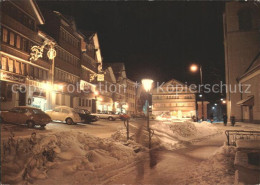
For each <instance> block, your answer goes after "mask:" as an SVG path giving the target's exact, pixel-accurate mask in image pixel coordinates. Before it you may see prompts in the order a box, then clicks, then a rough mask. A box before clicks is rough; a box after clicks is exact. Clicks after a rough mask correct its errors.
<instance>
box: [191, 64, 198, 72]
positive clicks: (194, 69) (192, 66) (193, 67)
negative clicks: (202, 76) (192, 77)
mask: <svg viewBox="0 0 260 185" xmlns="http://www.w3.org/2000/svg"><path fill="white" fill-rule="evenodd" d="M190 70H191V71H192V72H196V71H198V65H196V64H192V65H191V66H190Z"/></svg>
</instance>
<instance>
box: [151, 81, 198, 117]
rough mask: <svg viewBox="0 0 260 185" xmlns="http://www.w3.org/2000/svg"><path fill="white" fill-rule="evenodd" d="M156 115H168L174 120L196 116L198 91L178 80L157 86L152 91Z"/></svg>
mask: <svg viewBox="0 0 260 185" xmlns="http://www.w3.org/2000/svg"><path fill="white" fill-rule="evenodd" d="M151 94H152V112H153V114H154V115H156V116H157V115H162V114H167V115H169V116H171V117H172V118H192V117H193V116H196V91H195V90H194V89H193V88H191V87H190V86H188V85H187V84H184V83H182V82H180V81H178V80H175V79H171V80H169V81H168V82H166V83H162V84H156V87H155V88H154V89H153V90H152V91H151Z"/></svg>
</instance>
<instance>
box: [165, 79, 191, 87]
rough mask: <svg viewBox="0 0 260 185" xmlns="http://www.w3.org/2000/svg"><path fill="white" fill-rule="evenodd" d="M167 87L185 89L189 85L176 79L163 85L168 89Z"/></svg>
mask: <svg viewBox="0 0 260 185" xmlns="http://www.w3.org/2000/svg"><path fill="white" fill-rule="evenodd" d="M167 86H173V87H178V86H181V87H184V86H187V84H184V83H182V82H180V81H178V80H175V79H171V80H169V81H168V82H166V83H165V84H163V85H162V87H167Z"/></svg>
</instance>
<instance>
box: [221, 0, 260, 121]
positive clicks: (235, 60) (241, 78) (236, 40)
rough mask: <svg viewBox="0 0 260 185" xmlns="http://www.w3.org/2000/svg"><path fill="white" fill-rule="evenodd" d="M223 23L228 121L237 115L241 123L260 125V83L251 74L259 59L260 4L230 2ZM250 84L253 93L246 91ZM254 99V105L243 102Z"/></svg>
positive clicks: (226, 6) (227, 3)
mask: <svg viewBox="0 0 260 185" xmlns="http://www.w3.org/2000/svg"><path fill="white" fill-rule="evenodd" d="M223 24H224V44H225V70H226V71H225V72H226V84H227V114H228V118H230V117H231V116H235V118H236V120H237V121H249V122H259V120H260V119H259V116H258V115H259V109H260V108H259V102H260V98H259V96H260V95H259V83H258V84H257V83H256V81H257V80H258V78H259V77H258V75H255V76H254V75H253V76H254V77H252V75H251V73H252V72H253V71H252V70H256V69H253V68H252V64H256V63H257V60H259V57H258V54H259V50H260V32H259V29H260V6H259V4H258V5H257V3H254V2H226V4H225V12H224V15H223ZM256 66H257V65H255V66H254V67H256ZM249 74H250V75H249ZM254 74H257V73H255V72H254ZM248 75H249V76H250V78H249V76H248ZM246 76H247V77H246ZM242 85H243V86H242ZM247 85H249V86H250V89H248V90H250V93H247V92H245V90H246V88H247ZM251 96H254V97H253V98H251V99H250V101H252V103H251V105H247V106H246V105H245V103H241V101H242V102H243V100H246V99H247V98H249V97H251ZM248 103H249V102H248ZM246 112H247V113H246Z"/></svg>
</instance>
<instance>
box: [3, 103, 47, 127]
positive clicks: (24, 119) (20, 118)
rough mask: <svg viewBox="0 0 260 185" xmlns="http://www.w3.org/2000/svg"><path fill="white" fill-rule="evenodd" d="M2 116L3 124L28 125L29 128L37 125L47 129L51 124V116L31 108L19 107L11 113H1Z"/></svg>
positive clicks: (10, 111)
mask: <svg viewBox="0 0 260 185" xmlns="http://www.w3.org/2000/svg"><path fill="white" fill-rule="evenodd" d="M0 115H1V116H0V117H1V122H8V123H16V124H26V125H27V126H28V127H29V128H33V127H34V126H35V125H40V126H41V127H45V126H46V125H47V124H48V123H50V122H51V118H50V116H48V115H47V114H46V113H45V112H43V111H42V110H41V109H38V108H35V107H29V106H18V107H14V108H12V109H10V110H9V111H1V113H0Z"/></svg>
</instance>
